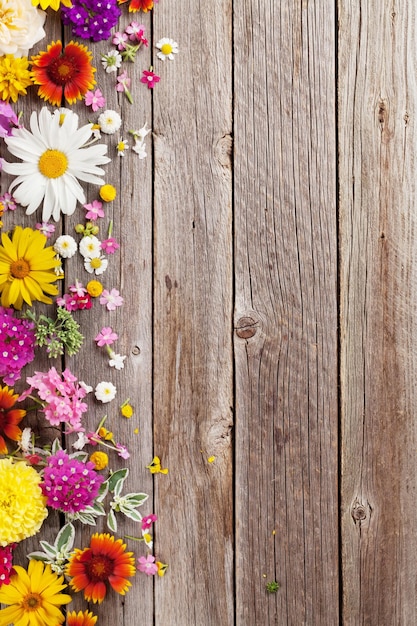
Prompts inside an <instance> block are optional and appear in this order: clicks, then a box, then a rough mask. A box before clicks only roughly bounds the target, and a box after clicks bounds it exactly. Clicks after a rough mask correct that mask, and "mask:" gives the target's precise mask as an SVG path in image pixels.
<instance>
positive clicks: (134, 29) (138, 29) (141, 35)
mask: <svg viewBox="0 0 417 626" xmlns="http://www.w3.org/2000/svg"><path fill="white" fill-rule="evenodd" d="M125 32H126V34H127V35H129V39H130V41H134V42H135V43H143V44H144V45H145V46H147V45H148V40H147V39H145V26H144V25H143V24H138V22H130V24H129V25H128V26H126V29H125Z"/></svg>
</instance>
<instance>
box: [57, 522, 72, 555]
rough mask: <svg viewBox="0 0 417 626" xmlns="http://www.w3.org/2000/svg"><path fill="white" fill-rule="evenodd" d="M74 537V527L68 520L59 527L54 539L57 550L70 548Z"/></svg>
mask: <svg viewBox="0 0 417 626" xmlns="http://www.w3.org/2000/svg"><path fill="white" fill-rule="evenodd" d="M74 539H75V528H74V526H73V525H72V524H71V522H68V523H67V524H65V526H63V527H62V528H61V530H60V531H59V533H58V534H57V536H56V539H55V546H56V548H57V550H58V552H61V551H62V550H71V548H72V546H73V544H74Z"/></svg>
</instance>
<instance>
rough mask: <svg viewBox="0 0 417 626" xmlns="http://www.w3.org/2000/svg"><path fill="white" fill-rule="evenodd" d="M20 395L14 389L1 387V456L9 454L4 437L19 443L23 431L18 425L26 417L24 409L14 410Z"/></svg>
mask: <svg viewBox="0 0 417 626" xmlns="http://www.w3.org/2000/svg"><path fill="white" fill-rule="evenodd" d="M18 397H19V394H17V393H14V392H13V389H9V387H8V386H7V385H6V386H5V387H0V454H7V452H8V450H7V445H6V442H5V440H4V437H3V435H5V436H6V437H7V438H8V439H11V440H12V441H19V440H20V437H21V435H22V431H21V429H20V428H19V426H18V424H19V423H20V422H21V421H22V419H23V418H24V416H25V415H26V411H25V410H24V409H14V408H13V407H14V405H15V404H16V400H17V398H18Z"/></svg>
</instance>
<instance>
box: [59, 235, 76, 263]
mask: <svg viewBox="0 0 417 626" xmlns="http://www.w3.org/2000/svg"><path fill="white" fill-rule="evenodd" d="M77 248H78V246H77V242H76V241H75V239H74V237H71V235H61V236H60V237H58V239H57V240H56V241H55V243H54V250H55V252H58V254H59V256H60V257H62V258H63V259H70V258H71V257H73V256H74V254H75V253H76V252H77Z"/></svg>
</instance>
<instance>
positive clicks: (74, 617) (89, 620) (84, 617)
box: [67, 611, 97, 626]
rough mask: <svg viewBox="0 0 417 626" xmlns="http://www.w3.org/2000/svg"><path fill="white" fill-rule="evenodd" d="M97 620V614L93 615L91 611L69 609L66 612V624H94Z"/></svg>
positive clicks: (73, 625) (72, 625)
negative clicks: (68, 611)
mask: <svg viewBox="0 0 417 626" xmlns="http://www.w3.org/2000/svg"><path fill="white" fill-rule="evenodd" d="M96 621H97V615H93V614H92V613H91V611H79V612H78V613H76V612H75V611H71V612H70V613H67V626H94V624H95V623H96Z"/></svg>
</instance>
